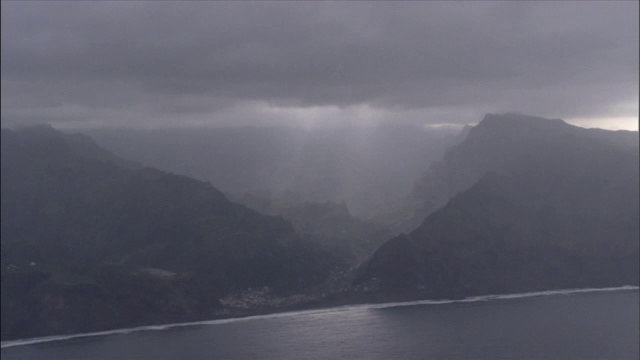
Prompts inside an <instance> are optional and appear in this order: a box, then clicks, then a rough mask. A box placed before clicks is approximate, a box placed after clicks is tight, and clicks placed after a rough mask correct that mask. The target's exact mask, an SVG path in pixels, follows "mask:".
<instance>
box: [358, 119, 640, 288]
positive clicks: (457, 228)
mask: <svg viewBox="0 0 640 360" xmlns="http://www.w3.org/2000/svg"><path fill="white" fill-rule="evenodd" d="M638 161H639V159H638V134H637V132H611V131H603V130H592V129H582V128H578V127H574V126H571V125H568V124H566V123H565V122H563V121H561V120H548V119H542V118H535V117H530V116H524V115H518V114H504V115H487V116H486V117H485V118H484V120H483V121H482V122H481V123H480V124H479V125H477V126H476V127H474V128H473V129H471V131H470V132H469V134H468V136H467V137H466V139H465V140H464V141H463V142H461V143H460V144H458V145H456V146H454V147H452V148H450V149H449V150H447V152H446V154H445V156H444V158H443V159H442V160H441V161H439V162H437V163H435V164H433V165H432V166H431V167H430V168H429V169H428V170H427V172H426V173H425V175H424V176H423V177H422V178H421V179H420V180H419V181H418V182H417V183H416V187H415V188H414V192H413V196H414V197H415V201H416V203H418V204H420V207H417V208H416V212H415V213H414V215H415V216H416V217H419V216H420V214H422V215H425V217H426V218H423V221H422V222H421V223H420V225H419V226H418V227H417V228H416V229H415V230H413V231H411V232H409V233H408V234H402V235H399V236H397V237H395V238H393V239H391V240H389V241H388V242H386V243H385V244H384V245H382V246H381V247H380V248H379V249H378V251H377V252H376V253H375V254H374V255H373V256H372V258H371V259H370V260H369V261H368V263H367V264H366V265H365V266H364V267H363V269H362V274H361V276H360V277H359V279H358V280H357V281H356V284H362V283H369V284H373V285H375V286H376V287H379V288H380V289H381V291H383V292H388V293H398V292H400V293H410V294H413V296H419V297H430V298H433V297H459V296H469V295H477V294H490V293H506V292H520V291H535V290H542V289H552V288H577V287H603V286H618V285H626V284H634V285H637V284H638V282H639V279H638V276H639V275H638V271H639V268H638V266H639V261H640V259H639V254H638V253H639V241H640V240H639V238H640V236H639V230H638V228H639V218H640V214H639V209H638V207H639V206H638V198H639V191H638V181H639V175H638Z"/></svg>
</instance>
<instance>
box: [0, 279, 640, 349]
mask: <svg viewBox="0 0 640 360" xmlns="http://www.w3.org/2000/svg"><path fill="white" fill-rule="evenodd" d="M638 303H639V294H638V290H637V288H629V287H627V288H622V289H617V290H613V289H609V290H605V291H590V290H588V291H584V290H583V291H578V292H575V291H565V292H544V293H532V294H519V295H518V294H516V295H507V296H500V297H491V296H489V297H481V298H475V299H468V300H465V301H456V302H450V301H448V302H447V301H442V302H415V303H408V304H407V303H405V304H381V305H358V306H350V307H340V308H334V309H324V310H313V311H305V312H297V313H288V314H277V315H268V316H259V317H253V318H247V319H239V320H238V319H235V320H222V321H220V320H218V321H210V322H203V323H198V324H195V325H193V324H192V325H185V324H181V325H177V326H167V327H165V326H162V327H147V328H145V329H135V330H131V329H129V330H120V331H115V332H110V333H107V334H102V335H91V336H88V335H86V334H85V335H83V336H82V337H71V338H69V337H67V338H64V337H59V338H54V339H48V340H45V341H42V340H36V341H23V342H3V343H2V352H1V356H2V359H3V360H10V359H60V360H63V359H64V360H71V359H154V360H156V359H157V360H162V359H371V360H375V359H385V360H387V359H639V358H640V355H639V336H640V333H639V328H640V326H639V311H638V307H639V305H638Z"/></svg>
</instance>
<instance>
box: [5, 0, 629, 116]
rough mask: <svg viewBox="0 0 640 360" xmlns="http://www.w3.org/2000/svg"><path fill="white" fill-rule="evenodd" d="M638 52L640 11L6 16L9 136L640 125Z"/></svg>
mask: <svg viewBox="0 0 640 360" xmlns="http://www.w3.org/2000/svg"><path fill="white" fill-rule="evenodd" d="M638 43H639V40H638V3H637V2H633V1H629V2H447V3H445V2H403V3H398V2H345V3H338V2H304V3H294V2H187V3H172V2H101V3H98V2H61V3H58V2H3V3H2V122H3V124H8V123H26V122H42V121H48V122H53V123H56V124H61V125H64V124H67V125H69V126H104V125H112V126H114V125H115V126H150V127H155V126H182V125H194V124H197V125H206V124H214V125H215V124H221V125H230V124H271V123H294V124H296V123H297V124H318V123H336V122H337V123H340V122H349V121H411V122H422V123H463V122H469V121H477V120H478V119H480V118H481V117H482V115H483V114H484V113H486V112H503V111H521V112H526V113H531V114H535V115H540V116H547V117H560V118H566V119H582V120H584V121H603V119H613V120H615V119H616V118H618V120H619V119H620V118H632V119H633V118H635V119H636V120H633V121H634V123H635V121H637V113H638V63H639V57H638V51H639V50H638ZM613 120H612V121H613ZM635 126H636V127H637V124H636V125H635Z"/></svg>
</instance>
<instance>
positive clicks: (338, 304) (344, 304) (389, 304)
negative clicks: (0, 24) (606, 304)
mask: <svg viewBox="0 0 640 360" xmlns="http://www.w3.org/2000/svg"><path fill="white" fill-rule="evenodd" d="M632 290H633V291H638V290H640V287H638V286H635V285H623V286H617V287H605V288H577V289H576V288H574V289H557V290H543V291H534V292H524V293H510V294H488V295H480V296H471V297H465V298H462V299H439V300H433V299H431V300H428V299H418V300H416V299H413V300H401V301H388V300H389V299H386V300H387V301H385V299H380V301H372V300H371V299H368V300H369V301H363V302H349V301H345V299H342V301H340V299H335V300H333V301H331V300H329V301H326V302H322V301H321V302H313V303H310V304H304V305H299V306H294V307H290V308H286V309H282V310H281V311H277V310H274V309H263V310H264V311H262V312H260V311H255V312H252V313H250V314H247V315H240V316H233V315H232V316H228V317H219V318H214V319H208V320H199V321H189V322H181V323H170V324H161V325H143V326H136V327H130V328H120V329H112V330H102V331H95V332H88V333H76V334H67V335H51V336H43V337H35V338H24V339H15V340H6V341H2V342H1V343H0V348H1V349H5V348H10V347H15V346H26V345H33V344H39V343H45V342H53V341H64V340H71V339H77V338H84V337H96V336H106V335H121V334H128V333H132V332H140V331H158V330H165V329H170V328H176V327H187V326H199V325H218V324H225V323H230V322H240V321H252V320H260V319H269V318H278V317H287V316H295V315H307V314H316V313H324V312H335V311H341V310H342V311H344V310H346V309H352V308H363V309H383V308H393V307H400V306H417V305H440V304H453V303H470V302H480V301H494V300H509V299H522V298H530V297H538V296H552V295H569V294H577V293H590V292H610V291H632ZM362 300H366V299H364V298H363V299H362Z"/></svg>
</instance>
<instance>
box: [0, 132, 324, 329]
mask: <svg viewBox="0 0 640 360" xmlns="http://www.w3.org/2000/svg"><path fill="white" fill-rule="evenodd" d="M1 184H2V338H3V339H7V338H15V337H25V336H38V335H45V334H53V333H66V332H80V331H90V330H96V329H106V328H113V327H121V326H132V325H140V324H145V323H162V322H169V321H180V320H187V319H195V318H202V317H203V316H207V314H211V311H212V310H215V308H216V307H218V306H219V302H218V299H219V298H220V297H221V296H223V295H224V294H226V293H229V292H233V291H237V290H242V289H246V288H248V287H257V286H269V287H271V288H273V289H274V291H276V292H277V293H280V294H291V293H295V292H298V291H302V290H303V289H304V288H305V287H309V286H312V285H314V284H317V283H320V282H321V281H322V280H323V278H324V276H326V273H327V269H328V267H329V266H332V265H333V264H334V259H333V257H331V256H330V255H328V254H327V253H325V252H323V251H321V250H318V249H317V248H316V247H313V246H312V245H309V244H308V243H306V242H304V241H302V240H301V239H300V238H299V236H298V235H297V234H296V232H295V231H294V229H293V228H292V226H291V225H290V223H288V222H287V221H285V220H283V219H282V218H281V217H275V216H265V215H261V214H259V213H257V212H256V211H253V210H250V209H247V208H245V207H244V206H241V205H238V204H235V203H232V202H230V201H228V200H227V199H226V198H225V196H224V195H223V194H222V193H221V192H220V191H218V190H217V189H215V188H214V187H212V186H211V185H210V184H208V183H205V182H201V181H196V180H193V179H190V178H187V177H184V176H177V175H172V174H169V173H165V172H162V171H159V170H155V169H152V168H144V167H139V166H136V165H135V164H131V163H128V162H126V161H124V160H120V159H118V158H116V157H115V156H113V155H111V154H109V153H108V152H106V151H104V150H103V149H101V148H99V147H98V146H97V145H95V144H94V143H93V142H92V141H91V140H90V139H89V138H87V137H85V136H82V135H65V134H62V133H59V132H57V131H55V130H54V129H52V128H48V127H38V128H26V129H22V130H5V129H3V130H2V182H1Z"/></svg>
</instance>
